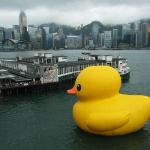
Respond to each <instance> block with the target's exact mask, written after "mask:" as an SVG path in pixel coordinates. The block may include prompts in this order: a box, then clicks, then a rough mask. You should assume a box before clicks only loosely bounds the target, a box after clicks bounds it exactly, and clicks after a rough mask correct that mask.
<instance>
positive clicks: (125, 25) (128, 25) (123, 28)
mask: <svg viewBox="0 0 150 150" xmlns="http://www.w3.org/2000/svg"><path fill="white" fill-rule="evenodd" d="M127 31H131V25H130V24H123V25H122V40H124V35H125V34H126V33H127Z"/></svg>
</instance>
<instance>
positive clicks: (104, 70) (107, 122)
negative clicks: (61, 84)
mask: <svg viewBox="0 0 150 150" xmlns="http://www.w3.org/2000/svg"><path fill="white" fill-rule="evenodd" d="M120 87H121V77H120V74H119V73H118V72H117V71H116V70H115V69H114V68H112V67H109V66H91V67H87V68H85V69H84V70H83V71H81V73H80V74H79V75H78V77H77V79H76V81H75V85H74V87H73V88H72V89H70V90H68V91H67V93H68V94H71V95H77V97H78V98H79V101H78V102H77V103H75V105H74V106H73V118H74V121H75V123H76V124H77V126H78V127H80V128H81V129H82V130H84V131H86V132H89V133H93V134H98V135H104V136H115V135H124V134H128V133H131V132H135V131H138V130H139V129H141V128H142V127H143V126H144V125H145V124H146V122H147V121H148V119H149V117H150V98H149V97H148V96H142V95H125V94H120V93H119V90H120Z"/></svg>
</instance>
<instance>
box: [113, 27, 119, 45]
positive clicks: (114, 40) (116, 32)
mask: <svg viewBox="0 0 150 150" xmlns="http://www.w3.org/2000/svg"><path fill="white" fill-rule="evenodd" d="M112 35H113V36H112V46H113V47H117V40H118V29H113V34H112Z"/></svg>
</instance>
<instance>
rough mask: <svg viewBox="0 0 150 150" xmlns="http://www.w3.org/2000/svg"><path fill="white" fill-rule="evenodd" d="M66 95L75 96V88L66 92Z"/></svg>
mask: <svg viewBox="0 0 150 150" xmlns="http://www.w3.org/2000/svg"><path fill="white" fill-rule="evenodd" d="M67 93H68V94H70V95H76V91H75V88H74V87H73V88H72V89H70V90H67Z"/></svg>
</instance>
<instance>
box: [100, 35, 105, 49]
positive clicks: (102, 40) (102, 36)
mask: <svg viewBox="0 0 150 150" xmlns="http://www.w3.org/2000/svg"><path fill="white" fill-rule="evenodd" d="M104 37H105V36H104V33H101V46H104Z"/></svg>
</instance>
